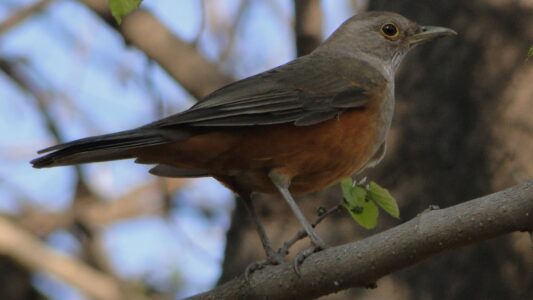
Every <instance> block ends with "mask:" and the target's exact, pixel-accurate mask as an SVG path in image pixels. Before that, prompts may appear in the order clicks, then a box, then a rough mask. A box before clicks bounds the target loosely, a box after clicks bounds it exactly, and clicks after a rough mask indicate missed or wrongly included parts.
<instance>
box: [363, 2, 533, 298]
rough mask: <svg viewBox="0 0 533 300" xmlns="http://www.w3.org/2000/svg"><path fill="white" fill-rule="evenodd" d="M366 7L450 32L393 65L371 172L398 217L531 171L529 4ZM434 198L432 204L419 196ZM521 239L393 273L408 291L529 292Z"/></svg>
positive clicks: (532, 14)
mask: <svg viewBox="0 0 533 300" xmlns="http://www.w3.org/2000/svg"><path fill="white" fill-rule="evenodd" d="M520 3H524V4H522V6H521V5H520ZM370 9H372V10H392V11H396V12H399V13H401V14H403V15H405V16H407V17H409V18H411V19H413V20H416V21H417V22H419V23H420V24H428V25H441V26H448V27H451V28H454V29H455V30H456V31H457V32H459V36H458V37H456V38H455V39H445V40H442V41H438V42H437V43H436V44H433V45H428V46H422V47H420V49H418V51H417V52H416V53H414V54H413V55H411V56H409V57H408V58H407V59H406V61H405V62H404V63H403V68H402V69H401V72H400V73H399V74H398V82H397V100H398V102H397V103H398V104H397V113H396V118H395V126H394V129H393V134H392V135H391V136H390V141H391V142H392V143H390V144H389V146H390V148H389V153H388V156H387V160H386V161H385V162H384V163H383V164H382V165H381V166H380V168H379V169H378V170H376V172H375V173H374V175H373V176H372V177H373V178H376V179H378V180H379V181H380V182H382V183H383V184H384V185H385V186H387V187H389V188H391V189H392V192H393V194H394V195H395V196H396V197H397V198H398V199H400V201H401V202H402V203H401V204H402V213H403V216H404V218H405V219H410V218H412V217H413V216H414V215H416V214H417V213H418V212H420V211H421V210H423V209H424V208H425V207H427V206H428V205H430V204H437V205H439V206H450V205H453V204H455V203H457V202H461V201H463V200H465V199H469V198H472V197H476V196H479V195H483V194H487V193H490V192H492V191H496V190H499V189H502V188H504V187H508V186H511V185H513V184H515V183H517V182H522V181H524V180H525V179H527V178H531V177H532V176H533V161H532V160H531V153H533V118H531V115H532V112H533V111H532V109H533V88H532V85H531V82H532V80H533V65H532V64H531V63H528V62H527V61H526V56H527V49H528V47H529V44H530V43H531V40H532V38H533V32H532V31H531V30H530V29H531V28H532V26H533V8H532V7H531V5H529V6H526V5H525V2H520V1H498V0H496V1H459V0H455V1H440V2H432V3H431V7H430V6H429V4H428V3H427V2H423V1H414V0H397V1H385V0H382V1H371V2H370ZM435 196H437V197H435ZM435 198H437V199H439V202H438V203H428V202H427V200H425V199H435ZM482 222H484V221H483V220H480V223H482ZM528 242H529V241H527V240H526V237H525V235H524V236H510V237H507V238H501V239H498V240H494V241H491V242H487V243H483V244H481V245H478V246H475V247H469V248H467V249H463V250H461V251H458V252H455V253H450V254H447V255H443V256H441V257H438V258H436V259H431V260H428V261H427V262H425V263H423V264H421V265H419V266H416V267H414V268H411V269H409V270H405V271H403V272H400V273H399V274H396V275H394V279H395V280H398V281H399V283H398V284H399V285H400V286H403V287H407V288H408V291H409V296H408V298H409V299H428V298H429V299H533V286H532V285H531V282H533V253H532V252H531V249H528V248H529V245H528ZM436 270H438V272H435V271H436Z"/></svg>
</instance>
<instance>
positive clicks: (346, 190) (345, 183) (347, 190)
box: [341, 177, 353, 201]
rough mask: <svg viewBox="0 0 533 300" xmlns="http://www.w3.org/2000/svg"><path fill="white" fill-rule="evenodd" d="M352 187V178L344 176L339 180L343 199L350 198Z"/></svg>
mask: <svg viewBox="0 0 533 300" xmlns="http://www.w3.org/2000/svg"><path fill="white" fill-rule="evenodd" d="M352 187H353V182H352V178H350V177H347V178H344V179H343V180H342V181H341V189H342V195H343V196H344V199H345V200H346V201H348V199H349V198H351V196H352V194H351V193H352Z"/></svg>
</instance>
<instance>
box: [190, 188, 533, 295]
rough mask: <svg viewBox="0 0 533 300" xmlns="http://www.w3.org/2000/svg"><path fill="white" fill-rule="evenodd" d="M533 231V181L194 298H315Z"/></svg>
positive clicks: (433, 213)
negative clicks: (460, 249) (499, 237)
mask: <svg viewBox="0 0 533 300" xmlns="http://www.w3.org/2000/svg"><path fill="white" fill-rule="evenodd" d="M532 229H533V181H529V182H526V183H524V184H521V185H519V186H515V187H513V188H510V189H507V190H505V191H502V192H498V193H495V194H492V195H488V196H485V197H482V198H479V199H475V200H471V201H468V202H465V203H462V204H459V205H456V206H453V207H450V208H447V209H441V210H430V211H426V212H423V213H422V214H420V215H419V216H417V217H415V218H414V219H412V220H410V221H408V222H405V223H404V224H402V225H399V226H396V227H394V228H392V229H389V230H387V231H384V232H382V233H379V234H376V235H373V236H371V237H369V238H367V239H364V240H361V241H358V242H353V243H349V244H344V245H341V246H337V247H334V248H329V249H326V250H324V251H321V252H318V253H315V254H314V255H313V256H311V257H309V258H308V259H307V260H306V261H305V262H304V264H303V265H302V267H301V275H300V276H299V275H298V274H296V273H295V272H294V270H293V269H292V265H291V264H284V265H280V266H274V267H269V268H266V269H264V270H261V271H256V272H255V273H253V274H252V276H251V277H250V279H249V281H246V279H245V278H243V276H241V277H239V278H237V279H234V280H232V281H230V282H228V283H226V284H223V285H222V286H220V287H218V288H216V289H215V290H212V291H210V292H208V293H205V294H201V295H198V296H195V297H192V298H191V299H294V298H298V299H311V298H315V297H318V296H322V295H327V294H329V293H333V292H337V291H339V290H343V289H346V288H349V287H356V286H358V287H369V286H370V287H372V286H374V285H375V282H376V280H377V279H379V278H380V277H382V276H384V275H386V274H390V273H391V272H394V271H396V270H399V269H402V268H405V267H407V266H410V265H413V264H415V263H417V262H419V261H421V260H424V259H426V258H428V257H429V256H431V255H434V254H437V253H440V252H443V251H449V250H451V249H454V248H457V247H460V246H464V245H468V244H473V243H476V242H478V241H480V240H484V239H488V238H493V237H495V236H497V235H501V234H505V233H510V232H513V231H524V230H529V231H531V230H532Z"/></svg>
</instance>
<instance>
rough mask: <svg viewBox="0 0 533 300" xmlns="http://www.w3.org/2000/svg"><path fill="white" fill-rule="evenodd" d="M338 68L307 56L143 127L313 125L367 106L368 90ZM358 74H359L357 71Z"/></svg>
mask: <svg viewBox="0 0 533 300" xmlns="http://www.w3.org/2000/svg"><path fill="white" fill-rule="evenodd" d="M344 65H345V63H344V62H338V63H337V62H336V61H333V60H331V59H328V58H327V57H318V55H309V56H305V57H302V58H299V59H296V60H294V61H292V62H290V63H288V64H285V65H282V66H280V67H277V68H275V69H272V70H270V71H267V72H264V73H260V74H258V75H255V76H252V77H249V78H246V79H243V80H240V81H237V82H235V83H232V84H230V85H227V86H225V87H223V88H221V89H219V90H217V91H215V92H213V93H212V94H210V95H209V96H207V97H206V98H205V99H204V100H203V101H201V102H199V103H197V104H196V105H195V106H193V107H191V108H190V109H189V110H187V111H184V112H182V113H179V114H176V115H173V116H170V117H167V118H165V119H162V120H159V121H157V122H154V123H151V124H148V125H147V126H148V127H152V126H155V127H166V126H173V125H187V126H250V125H272V124H281V123H291V122H292V123H294V124H295V125H298V126H307V125H312V124H316V123H319V122H323V121H326V120H328V119H331V118H334V117H335V116H337V115H338V114H340V113H342V111H344V110H346V109H350V108H361V107H364V106H365V104H366V103H367V102H368V101H369V99H370V98H372V97H370V95H369V94H370V93H372V92H373V91H372V89H373V87H372V86H373V85H371V84H368V81H365V80H363V82H360V81H358V80H353V76H350V73H351V74H353V73H354V72H355V73H357V72H358V70H350V72H346V67H345V66H344ZM359 72H360V71H359Z"/></svg>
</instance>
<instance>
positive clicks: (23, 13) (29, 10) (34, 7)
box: [0, 0, 52, 35]
mask: <svg viewBox="0 0 533 300" xmlns="http://www.w3.org/2000/svg"><path fill="white" fill-rule="evenodd" d="M50 3H52V0H40V1H37V2H35V3H32V4H30V5H28V6H26V7H23V8H21V9H20V10H17V11H15V12H13V13H12V14H11V15H10V16H9V17H8V18H7V19H6V20H5V21H4V22H2V23H1V24H0V35H2V34H3V33H5V32H6V31H8V30H10V29H12V28H13V27H15V26H17V25H18V24H20V23H22V22H23V21H25V20H26V19H27V18H29V17H31V16H33V15H34V14H36V13H39V12H41V11H42V10H44V9H45V8H46V7H47V6H48V4H50Z"/></svg>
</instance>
